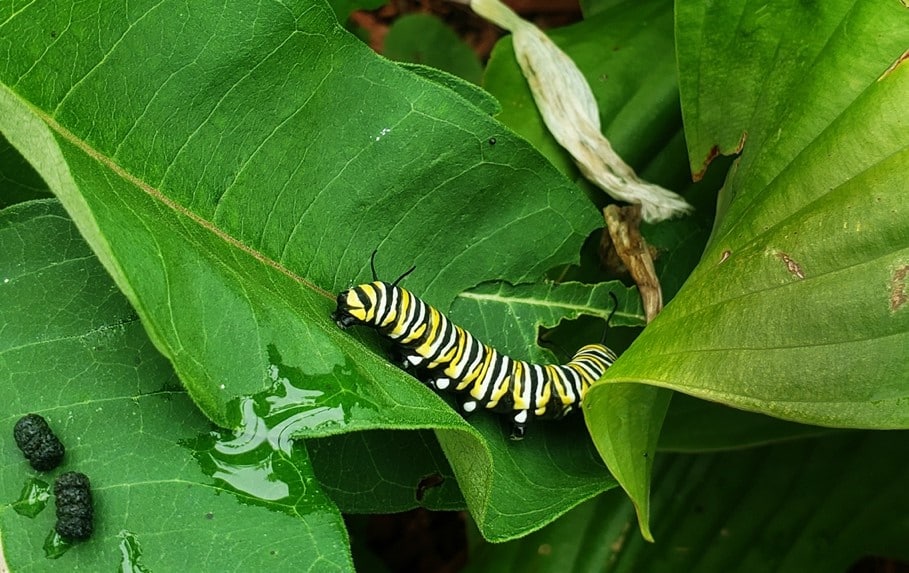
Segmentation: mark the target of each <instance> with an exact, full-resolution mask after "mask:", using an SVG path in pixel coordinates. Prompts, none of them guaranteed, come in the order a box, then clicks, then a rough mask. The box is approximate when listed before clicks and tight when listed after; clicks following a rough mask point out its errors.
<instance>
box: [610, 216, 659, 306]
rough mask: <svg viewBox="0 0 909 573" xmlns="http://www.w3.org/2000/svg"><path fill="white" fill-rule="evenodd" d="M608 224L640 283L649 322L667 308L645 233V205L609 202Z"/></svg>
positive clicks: (629, 269) (623, 258)
mask: <svg viewBox="0 0 909 573" xmlns="http://www.w3.org/2000/svg"><path fill="white" fill-rule="evenodd" d="M603 218H604V219H605V220H606V228H607V229H608V230H609V236H610V238H612V246H613V248H614V249H615V252H616V253H617V254H618V255H619V258H620V259H622V262H623V263H625V266H626V267H627V268H628V272H629V273H631V277H632V278H633V279H634V282H635V283H636V284H637V285H638V292H640V293H641V300H642V302H643V305H644V315H645V316H646V317H647V322H648V324H649V323H650V321H652V320H653V319H654V317H656V315H657V314H659V313H660V311H661V310H663V290H662V289H661V288H660V279H658V278H657V276H656V270H655V269H654V268H653V257H651V256H650V249H649V248H648V247H647V242H646V241H645V240H644V237H643V236H641V208H640V207H639V206H637V205H629V206H627V207H621V208H620V207H619V206H618V205H609V206H608V207H606V208H605V209H603Z"/></svg>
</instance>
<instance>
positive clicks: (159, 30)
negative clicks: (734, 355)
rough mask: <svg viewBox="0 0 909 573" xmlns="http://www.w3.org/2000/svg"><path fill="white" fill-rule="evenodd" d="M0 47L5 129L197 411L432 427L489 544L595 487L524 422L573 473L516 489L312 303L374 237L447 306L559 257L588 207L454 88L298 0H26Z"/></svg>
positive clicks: (309, 426)
mask: <svg viewBox="0 0 909 573" xmlns="http://www.w3.org/2000/svg"><path fill="white" fill-rule="evenodd" d="M99 30H100V31H101V32H100V33H99ZM0 47H2V49H3V53H4V54H6V57H5V58H4V60H3V61H2V62H0V82H2V84H3V87H2V88H0V131H2V132H3V133H4V134H5V135H6V136H7V137H8V138H9V140H10V141H11V142H12V143H13V145H14V146H15V147H16V148H17V149H19V150H20V151H21V152H22V154H23V155H24V156H25V157H26V158H27V159H28V160H29V161H30V162H31V163H32V164H33V165H34V166H35V167H36V168H37V170H38V172H39V173H40V174H41V175H42V176H43V177H44V179H45V180H46V181H47V182H48V185H49V186H50V187H51V189H52V190H53V191H54V193H55V194H56V195H57V196H58V197H59V198H60V200H61V201H62V203H63V205H64V206H65V207H66V209H67V211H68V212H69V214H70V215H71V216H72V217H73V219H74V221H75V223H76V225H77V226H78V228H79V230H80V232H81V233H82V235H83V236H84V237H85V238H86V240H87V241H88V243H89V245H90V246H91V247H92V249H93V251H94V252H95V253H96V254H97V255H98V257H99V258H100V259H101V262H102V263H103V264H104V266H105V268H106V269H107V270H108V272H109V273H110V274H111V275H112V276H113V278H114V280H115V282H116V284H117V286H118V287H119V288H120V289H121V290H122V291H123V292H124V293H125V294H126V296H127V298H128V299H129V300H130V302H131V303H132V305H133V307H134V308H135V309H136V312H137V313H138V315H139V317H140V318H141V320H142V324H143V326H144V327H145V328H146V330H147V332H148V334H149V337H150V338H151V340H152V342H153V343H154V344H155V346H156V347H157V348H158V350H159V351H161V353H162V354H164V355H165V356H166V357H167V358H168V359H169V360H170V361H171V362H172V364H173V367H174V369H175V371H176V372H177V374H178V375H179V377H180V380H181V381H182V382H183V384H184V386H185V387H186V389H187V391H188V393H189V394H190V396H191V397H192V398H193V399H194V400H195V401H196V403H197V404H198V405H199V406H200V407H201V408H202V410H203V411H204V412H205V414H206V415H207V416H208V417H210V418H211V419H212V420H214V421H215V422H217V423H218V424H221V425H225V426H230V425H234V424H238V423H239V419H232V418H231V416H230V415H229V411H228V410H229V405H230V404H231V403H233V402H234V401H235V400H237V399H239V398H241V397H254V398H253V399H254V400H255V401H256V403H262V404H269V403H271V402H270V400H271V399H272V398H273V399H274V400H277V401H279V402H280V401H282V400H284V398H285V396H286V393H289V392H299V393H300V395H301V396H302V397H303V398H305V400H303V401H302V403H300V404H297V405H296V406H295V410H294V411H293V412H292V413H291V414H290V415H292V416H293V417H294V424H295V426H294V432H295V434H294V435H296V436H298V437H324V436H330V435H337V434H342V433H347V432H352V431H359V430H377V429H402V430H403V429H426V428H431V429H434V430H436V431H437V432H439V436H440V438H441V441H442V446H443V448H444V449H445V451H446V453H447V454H448V456H449V462H450V463H451V466H452V470H453V472H454V473H455V475H456V476H457V477H458V481H459V483H460V484H461V486H462V487H461V488H462V491H463V492H464V494H465V498H466V501H467V503H468V505H469V507H470V508H471V511H472V512H473V513H474V514H475V515H477V516H478V521H479V522H480V524H481V527H483V532H484V534H485V535H487V536H488V537H489V538H491V539H505V538H510V537H514V536H516V535H520V534H521V533H523V532H526V531H527V530H529V529H533V528H536V527H540V526H541V525H543V524H544V523H546V522H547V521H549V520H551V519H554V518H555V516H557V515H558V514H559V513H560V512H563V511H566V510H567V509H568V508H570V507H571V506H572V505H574V504H576V503H578V502H579V501H581V500H582V499H586V497H589V496H590V495H593V494H594V493H596V492H597V491H601V490H602V489H603V488H604V487H609V486H610V485H611V484H612V482H611V481H606V482H604V481H603V479H602V475H603V473H602V468H601V467H600V469H599V470H598V472H593V473H590V472H588V471H587V470H586V469H585V468H586V466H584V468H574V467H573V466H572V465H571V464H570V463H569V465H568V466H567V467H560V466H559V465H558V464H557V463H556V462H555V461H554V460H553V459H552V458H551V456H549V455H548V453H547V451H546V449H545V444H546V438H544V437H540V438H539V439H538V440H537V441H536V442H534V440H529V441H528V442H527V443H525V444H521V445H520V446H518V447H519V448H520V450H519V451H520V452H522V454H521V455H529V456H532V457H534V458H535V459H537V460H538V464H537V466H536V468H537V469H536V470H535V471H538V472H539V473H546V474H548V475H559V474H560V473H565V472H569V473H570V472H575V473H574V474H571V475H569V477H570V478H571V479H566V480H564V481H563V484H564V485H560V483H559V482H558V480H554V481H553V482H552V484H550V485H551V487H553V488H556V490H557V493H555V494H551V495H549V496H547V497H542V496H534V497H528V496H523V495H522V490H521V488H520V486H519V485H515V484H519V483H521V482H522V481H524V480H527V479H531V480H532V479H533V477H531V478H527V477H526V475H527V474H525V473H524V468H522V467H521V466H520V464H516V463H515V462H514V460H513V459H512V458H511V457H510V454H509V452H510V451H511V449H514V448H513V447H512V445H510V444H509V447H508V448H505V447H503V445H502V444H501V443H500V440H501V435H502V427H501V425H500V424H499V423H498V419H495V420H493V419H489V418H483V417H480V418H483V419H482V420H481V422H483V423H480V422H479V421H478V426H480V427H481V431H480V432H478V431H477V430H475V429H474V427H473V426H471V425H470V424H468V423H466V422H464V421H463V420H462V419H461V417H460V416H459V415H458V414H457V413H455V412H454V411H452V409H450V408H448V407H447V406H446V405H445V404H444V402H443V401H442V400H440V399H439V398H438V397H437V396H436V395H434V394H433V393H432V392H431V391H430V390H428V389H427V388H425V387H423V386H422V385H421V384H419V383H418V382H417V381H415V380H414V379H413V378H411V377H409V376H408V375H406V374H404V373H402V372H401V371H400V370H399V369H397V368H396V367H394V366H393V365H391V364H390V363H389V362H388V361H387V360H386V359H385V357H384V356H383V355H382V353H380V352H377V345H376V343H375V338H374V337H371V336H368V335H366V334H364V333H362V332H352V333H351V332H341V331H340V330H339V329H337V327H336V326H335V325H334V323H333V322H332V321H331V320H330V318H329V314H330V312H331V310H332V307H333V306H334V297H335V293H337V292H338V291H339V290H341V289H343V288H345V287H346V286H348V285H350V284H352V283H356V282H362V281H365V280H367V279H368V278H369V277H370V273H369V254H370V252H371V251H372V250H373V249H374V248H376V247H378V248H379V257H378V266H379V270H380V272H381V274H382V275H383V277H386V278H393V277H394V276H396V275H397V274H399V273H401V272H403V271H404V270H405V269H406V268H407V267H408V266H410V265H411V264H414V263H415V264H416V265H417V271H416V273H414V274H413V275H411V276H410V277H409V278H408V279H407V286H409V287H410V288H412V289H413V290H414V291H415V292H417V293H420V294H421V295H423V296H425V298H426V299H427V300H428V301H429V302H431V303H433V304H436V305H437V306H439V307H440V308H443V309H445V308H447V307H448V305H449V303H450V302H451V300H453V299H454V297H455V295H456V294H457V293H458V292H461V291H463V290H464V289H465V288H467V287H470V286H473V285H475V284H478V283H480V282H483V281H487V280H493V279H496V280H506V281H509V282H512V283H520V282H531V281H533V280H534V279H537V278H539V277H540V276H542V274H543V273H544V272H545V271H546V270H547V269H549V268H552V267H555V266H557V265H562V264H566V263H570V262H572V261H574V260H576V259H577V253H578V249H579V247H580V244H581V242H582V241H583V240H584V238H585V237H586V236H587V235H588V234H589V233H590V232H591V230H592V229H593V228H594V227H596V226H597V225H598V222H599V217H598V214H597V212H596V210H595V209H594V208H592V207H591V205H590V204H589V202H588V201H587V199H586V197H584V196H583V194H582V193H580V192H579V191H578V189H577V188H576V187H574V186H573V185H571V184H570V183H569V182H567V181H566V180H565V179H564V178H563V177H561V176H560V175H559V174H558V173H557V172H556V171H555V170H554V169H553V168H552V167H551V166H549V165H548V164H547V163H546V162H545V161H542V160H541V157H540V156H539V154H538V153H537V152H536V151H535V150H534V149H533V148H532V147H531V146H530V145H528V144H527V143H526V142H524V141H523V140H521V139H520V138H518V137H516V136H515V135H514V134H513V133H511V132H510V131H509V130H508V129H507V128H505V127H503V126H502V125H501V124H499V123H497V122H496V121H494V120H493V119H491V118H490V117H488V116H487V115H485V114H484V113H483V112H482V111H481V110H480V109H479V108H477V107H476V106H475V105H474V104H473V103H471V102H470V101H468V100H466V99H464V98H463V97H462V96H460V95H458V93H455V92H452V91H451V90H449V89H447V88H446V87H444V86H443V85H440V84H438V83H436V82H430V81H427V80H426V79H424V78H422V77H420V76H417V75H414V74H412V73H410V72H409V71H407V70H404V69H402V68H401V67H399V66H397V65H395V64H393V63H392V62H389V61H387V60H385V59H383V58H381V57H379V56H376V55H375V54H373V53H372V52H370V51H369V50H368V49H367V48H366V47H365V46H362V45H361V44H360V43H359V42H358V41H357V40H356V39H355V38H353V37H352V36H350V35H349V34H348V33H347V32H345V31H344V30H343V29H341V28H340V27H339V26H338V25H337V23H336V22H335V18H334V16H333V15H332V14H331V12H330V10H329V9H328V8H327V7H326V6H325V5H324V4H323V3H322V2H315V1H311V2H303V1H300V2H292V3H286V2H284V3H281V2H270V1H262V2H259V3H257V4H255V5H249V6H246V7H232V8H231V9H230V10H228V9H225V8H224V6H223V5H220V4H211V5H203V4H194V5H193V7H192V9H187V8H186V6H184V5H182V4H181V5H176V4H174V5H171V4H168V3H165V4H161V3H150V2H149V3H144V4H143V3H140V4H131V5H130V6H129V9H128V10H127V9H126V8H125V7H124V6H123V5H122V4H119V3H116V2H110V3H103V4H102V5H100V6H99V5H97V3H96V4H95V5H91V6H88V5H77V6H74V7H73V8H72V9H71V10H66V11H60V10H56V9H54V8H53V7H51V6H47V5H44V4H32V5H27V6H24V7H23V8H22V9H20V10H18V11H16V12H15V13H11V14H10V15H9V16H8V18H7V19H6V20H4V21H3V23H2V24H0ZM529 239H530V240H529ZM490 342H493V343H494V342H496V341H495V340H490ZM320 413H324V415H322V414H320ZM553 431H554V432H557V431H558V428H556V429H554V430H553ZM545 433H551V432H549V431H547V432H545ZM490 439H494V440H496V443H495V445H490V444H488V443H487V442H488V441H489V440H490ZM553 439H554V440H555V442H556V443H558V445H559V447H560V448H561V449H562V450H564V449H565V448H566V447H567V446H569V445H570V444H568V443H564V439H563V438H560V437H556V438H553ZM565 455H567V456H568V458H569V459H571V458H574V457H579V458H581V459H584V460H588V459H595V456H591V454H590V451H589V448H587V447H586V446H584V447H577V446H576V449H575V451H574V452H573V453H572V452H570V451H569V452H565ZM534 477H535V476H534ZM576 480H579V481H580V482H582V485H583V487H577V488H575V487H574V486H575V485H577V483H576ZM500 499H501V500H506V501H505V502H502V503H499V501H497V500H500ZM516 516H517V517H516Z"/></svg>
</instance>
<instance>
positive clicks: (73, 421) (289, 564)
mask: <svg viewBox="0 0 909 573" xmlns="http://www.w3.org/2000/svg"><path fill="white" fill-rule="evenodd" d="M0 252H2V253H3V254H4V256H3V257H2V258H0V297H2V300H3V304H2V305H0V324H3V336H2V337H0V393H2V394H0V398H2V399H0V402H2V404H3V406H2V408H0V420H2V434H3V439H2V440H0V456H2V459H3V460H4V463H3V464H2V470H0V499H2V505H0V529H2V531H3V553H4V558H5V561H6V564H7V565H8V566H9V567H10V570H13V571H20V570H29V571H60V570H67V571H73V570H76V569H79V570H85V571H104V570H116V569H117V568H118V567H120V566H121V561H122V563H123V564H124V565H127V566H132V567H133V569H131V570H134V571H177V570H181V569H185V568H187V567H189V568H190V569H195V570H208V571H216V570H218V571H233V570H238V569H244V570H246V569H266V568H277V569H284V570H290V569H291V568H300V567H302V568H313V569H318V570H320V571H350V570H352V564H351V561H350V555H349V549H348V548H347V545H348V542H347V533H346V531H345V529H344V523H343V522H342V520H341V515H340V513H339V512H338V510H337V508H335V506H334V505H333V504H332V502H331V501H330V500H329V499H328V497H326V495H325V494H324V493H322V491H321V489H320V487H319V485H318V482H317V481H316V479H315V478H314V476H313V474H312V468H311V467H310V464H309V461H308V458H307V454H306V449H305V447H303V445H302V444H297V445H296V446H294V447H293V448H292V449H291V448H289V447H288V448H287V450H286V451H282V450H276V449H273V448H271V447H268V444H265V446H264V447H256V448H250V447H244V445H246V446H248V445H253V444H250V443H249V442H248V441H244V440H243V436H242V434H237V435H236V436H234V435H232V434H231V433H229V432H228V433H218V432H214V433H213V430H214V428H213V426H212V425H211V423H210V422H209V421H208V420H206V419H205V417H204V416H202V415H201V413H200V412H199V411H198V410H197V409H196V407H195V405H194V404H193V403H192V401H191V400H190V399H189V397H188V396H187V395H186V393H185V392H183V391H182V389H181V388H180V383H179V381H178V380H177V377H176V375H175V374H174V371H173V368H172V367H171V366H170V364H169V363H168V362H167V360H166V359H165V358H164V357H163V356H161V355H160V354H159V353H158V352H157V351H156V350H155V348H154V347H153V345H152V343H151V341H150V340H149V339H148V336H147V335H146V333H145V331H144V330H143V328H142V323H141V322H140V321H139V318H138V317H137V316H136V314H135V312H134V311H133V309H132V308H131V307H130V305H129V303H128V302H127V301H126V299H125V298H124V297H123V295H122V294H121V293H120V292H119V291H118V290H117V288H116V286H115V285H114V284H113V282H112V281H111V280H110V276H109V275H108V274H107V273H106V272H105V270H104V269H103V267H102V266H101V265H100V263H99V262H98V260H97V259H96V258H95V257H94V255H93V254H92V252H91V250H90V249H89V248H88V245H86V244H85V242H84V241H83V240H82V238H81V237H80V236H79V234H78V232H77V231H76V229H75V227H74V226H73V224H72V222H71V221H70V220H69V219H68V218H67V216H66V213H65V212H64V211H63V209H62V208H61V207H60V205H59V203H57V201H55V200H44V201H33V202H29V203H22V204H19V205H15V206H12V207H8V208H6V209H4V210H3V211H0ZM30 412H36V413H39V414H41V415H43V416H44V417H45V418H46V419H47V420H48V422H49V424H50V425H51V427H52V428H53V430H54V431H55V433H56V434H57V436H58V437H59V438H60V440H61V441H62V442H63V443H64V445H65V447H66V456H65V458H64V461H63V464H62V465H61V466H60V467H58V468H56V469H55V470H53V471H51V472H46V473H45V472H35V471H34V470H33V469H32V468H31V467H30V466H29V465H28V463H27V462H26V460H25V459H24V458H23V457H22V454H21V452H19V451H18V450H17V449H16V445H15V443H14V442H13V440H12V427H13V424H14V423H15V422H16V420H17V419H18V418H20V417H21V416H23V415H25V414H27V413H30ZM285 445H287V444H285ZM241 450H243V451H242V452H241ZM65 471H79V472H82V473H84V474H86V475H87V476H89V479H90V480H91V484H92V490H93V499H94V515H95V520H94V534H93V535H92V536H91V538H90V539H89V540H88V541H85V542H82V543H79V544H76V545H74V546H72V547H69V548H67V547H66V546H62V547H61V546H59V544H54V543H50V544H49V543H48V542H47V541H46V540H48V539H49V536H50V533H51V531H52V529H53V526H54V522H55V515H54V498H53V496H52V495H50V494H49V490H50V484H52V483H53V480H54V478H55V477H56V476H57V475H59V474H61V473H63V472H65ZM42 484H43V485H42ZM33 488H37V489H33ZM42 489H43V490H44V491H47V492H48V493H45V494H42V493H41V490H42ZM49 495H50V497H48V496H49ZM276 531H280V532H281V533H280V535H275V532H276ZM188 532H192V534H191V535H190V534H188ZM61 552H63V553H62V555H61V554H60V553H61ZM48 553H50V554H51V555H53V556H55V559H50V558H49V557H48ZM240 564H243V565H242V566H240Z"/></svg>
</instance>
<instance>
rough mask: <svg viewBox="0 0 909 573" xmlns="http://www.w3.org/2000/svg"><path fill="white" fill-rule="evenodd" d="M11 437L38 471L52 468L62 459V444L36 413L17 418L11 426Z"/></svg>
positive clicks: (63, 451)
mask: <svg viewBox="0 0 909 573" xmlns="http://www.w3.org/2000/svg"><path fill="white" fill-rule="evenodd" d="M13 438H14V439H15V440H16V445H17V446H19V449H20V450H22V453H23V454H24V455H25V457H26V459H28V463H30V464H31V466H32V467H33V468H35V469H36V470H38V471H47V470H52V469H54V468H55V467H57V466H58V465H60V462H61V461H62V460H63V454H64V453H65V451H66V450H65V449H64V447H63V444H62V443H60V440H59V439H58V438H57V436H56V435H54V432H53V430H51V429H50V426H48V425H47V420H45V419H44V418H43V417H41V416H39V415H38V414H27V415H25V416H22V417H21V418H19V421H18V422H16V425H15V426H14V427H13Z"/></svg>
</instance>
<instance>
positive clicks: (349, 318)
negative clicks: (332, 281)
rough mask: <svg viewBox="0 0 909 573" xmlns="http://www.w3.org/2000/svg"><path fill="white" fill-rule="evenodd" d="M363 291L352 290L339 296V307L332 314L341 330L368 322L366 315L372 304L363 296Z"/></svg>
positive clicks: (358, 289)
mask: <svg viewBox="0 0 909 573" xmlns="http://www.w3.org/2000/svg"><path fill="white" fill-rule="evenodd" d="M362 294H364V293H362V289H360V288H352V289H348V290H345V291H342V292H341V293H339V294H338V307H337V308H336V309H335V311H334V312H333V313H331V318H332V320H334V321H335V323H336V324H337V325H338V326H340V327H341V328H347V327H348V326H353V325H355V324H363V323H364V322H366V315H367V313H368V312H369V309H370V308H371V307H372V302H371V301H370V300H369V298H368V297H366V296H361V295H362Z"/></svg>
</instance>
